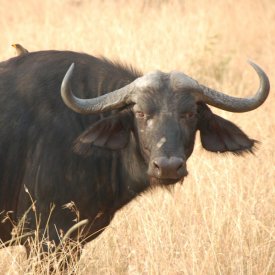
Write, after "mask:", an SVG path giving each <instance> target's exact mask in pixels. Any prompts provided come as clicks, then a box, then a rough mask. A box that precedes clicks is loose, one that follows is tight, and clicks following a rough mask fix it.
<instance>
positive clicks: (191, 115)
mask: <svg viewBox="0 0 275 275" xmlns="http://www.w3.org/2000/svg"><path fill="white" fill-rule="evenodd" d="M195 115H196V114H195V112H184V113H181V114H180V117H181V118H183V119H191V118H194V117H195Z"/></svg>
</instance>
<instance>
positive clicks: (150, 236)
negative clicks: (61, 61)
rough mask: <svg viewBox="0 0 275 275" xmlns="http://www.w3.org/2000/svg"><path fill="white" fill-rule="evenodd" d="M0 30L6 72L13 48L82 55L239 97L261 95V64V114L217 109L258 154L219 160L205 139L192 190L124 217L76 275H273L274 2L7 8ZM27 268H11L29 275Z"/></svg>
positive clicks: (118, 1) (0, 6)
mask: <svg viewBox="0 0 275 275" xmlns="http://www.w3.org/2000/svg"><path fill="white" fill-rule="evenodd" d="M0 26H1V32H0V41H1V43H0V59H1V60H2V61H3V60H6V59H8V58H10V57H13V56H15V55H16V54H15V52H14V48H12V47H11V44H13V43H20V44H22V45H23V46H24V47H25V48H27V49H28V50H29V51H40V50H48V49H55V50H73V51H78V52H86V53H89V54H91V55H96V56H105V57H107V58H110V59H114V60H120V61H122V62H124V63H128V64H131V65H133V66H134V67H137V68H138V69H141V70H143V71H144V72H148V71H150V70H156V69H159V70H162V71H171V70H180V71H183V72H184V73H186V74H188V75H190V76H192V77H193V78H195V79H197V80H199V81H200V82H201V83H203V84H205V85H208V86H210V87H213V88H215V89H218V90H222V91H225V92H227V93H228V94H230V95H235V96H241V97H243V96H250V95H252V94H253V93H255V92H256V90H257V88H258V85H259V83H258V78H257V75H256V74H255V72H254V70H253V69H252V68H251V67H250V65H249V64H248V63H247V60H253V61H254V62H256V63H258V64H259V65H260V66H261V67H262V68H263V69H264V70H265V71H266V73H267V74H268V75H269V77H270V81H271V93H270V96H269V98H268V100H267V101H266V102H265V103H264V105H263V106H261V107H260V108H259V109H257V110H255V111H252V112H249V113H244V114H232V113H228V112H225V111H220V110H214V108H213V110H214V111H215V112H216V113H218V114H219V115H222V116H223V117H224V118H227V119H230V120H231V121H233V122H235V123H237V124H238V125H239V126H240V127H241V128H242V129H243V130H244V131H245V132H246V133H247V134H248V135H249V136H250V137H251V138H254V139H257V140H259V141H260V142H261V143H260V144H259V146H258V150H257V151H256V153H255V155H252V154H249V155H246V156H245V157H236V156H231V155H214V154H211V153H208V152H205V151H203V149H202V148H201V145H200V141H199V138H198V139H197V143H196V147H195V152H194V154H193V155H192V157H191V158H190V160H189V161H188V167H189V172H190V175H189V177H188V179H187V180H186V181H185V182H184V184H183V185H178V186H176V187H175V189H174V191H173V192H171V193H168V192H167V191H165V190H154V192H149V193H146V194H144V195H142V196H141V197H139V198H138V199H137V200H136V201H134V202H132V203H130V204H129V205H128V206H126V207H125V208H123V209H122V210H121V211H120V212H119V213H118V214H117V216H116V217H115V219H114V220H113V222H112V223H111V225H110V227H109V228H108V229H107V230H106V231H105V232H104V233H103V234H102V235H101V236H100V237H98V238H97V239H96V240H95V241H94V242H92V243H91V244H89V245H87V246H86V248H85V253H84V255H83V257H82V259H81V261H80V263H79V264H76V267H75V268H76V270H77V272H78V274H275V153H274V148H275V138H274V137H275V111H274V108H275V92H274V91H273V88H272V87H273V83H274V81H275V74H274V64H275V1H274V0H254V1H251V0H238V1H236V0H233V1H232V0H220V1H214V0H208V1H205V0H171V1H168V0H167V1H165V0H148V1H145V0H143V1H134V0H132V1H130V0H128V1H126V0H113V1H112V0H109V1H108V0H105V1H103V0H102V1H100V0H90V1H89V0H83V1H81V0H60V1H54V0H44V1H35V0H25V1H24V0H22V1H12V0H11V1H6V0H0ZM26 73H27V72H26ZM7 92H8V91H7ZM27 264H31V263H30V262H29V263H27ZM0 265H1V264H0ZM22 266H23V264H22V265H19V264H16V265H15V266H12V265H9V266H6V265H5V266H3V264H2V268H8V269H7V270H11V268H14V270H15V269H16V270H17V271H14V272H19V273H20V272H22V274H24V268H23V267H22ZM0 268H1V267H0ZM6 272H8V271H6ZM9 272H12V271H9Z"/></svg>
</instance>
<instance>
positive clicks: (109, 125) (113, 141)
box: [73, 111, 132, 156]
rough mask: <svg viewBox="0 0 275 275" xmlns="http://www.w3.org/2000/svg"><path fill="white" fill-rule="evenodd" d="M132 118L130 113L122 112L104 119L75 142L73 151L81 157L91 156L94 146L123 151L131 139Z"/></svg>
mask: <svg viewBox="0 0 275 275" xmlns="http://www.w3.org/2000/svg"><path fill="white" fill-rule="evenodd" d="M131 125H132V117H131V114H130V112H128V111H122V112H119V113H117V114H114V115H112V116H109V117H106V118H103V119H101V120H99V121H97V122H96V123H94V124H93V125H92V126H90V127H89V128H88V129H87V130H86V131H84V132H83V133H82V134H81V135H80V136H79V137H78V138H77V139H76V140H75V142H74V147H73V150H74V152H75V153H77V154H79V155H86V156H88V155H90V154H92V151H93V146H97V147H102V148H106V149H110V150H120V149H123V148H124V147H125V146H126V145H127V143H128V141H129V138H130V132H131Z"/></svg>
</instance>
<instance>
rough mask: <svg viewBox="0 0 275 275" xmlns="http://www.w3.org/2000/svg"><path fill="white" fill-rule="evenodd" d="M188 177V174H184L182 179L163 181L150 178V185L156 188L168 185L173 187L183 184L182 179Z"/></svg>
mask: <svg viewBox="0 0 275 275" xmlns="http://www.w3.org/2000/svg"><path fill="white" fill-rule="evenodd" d="M187 175H188V173H186V174H185V175H184V176H183V177H181V178H177V179H169V178H167V179H164V178H157V177H154V176H151V177H150V183H151V184H152V185H158V186H169V185H174V184H176V183H183V181H184V178H185V177H186V176H187Z"/></svg>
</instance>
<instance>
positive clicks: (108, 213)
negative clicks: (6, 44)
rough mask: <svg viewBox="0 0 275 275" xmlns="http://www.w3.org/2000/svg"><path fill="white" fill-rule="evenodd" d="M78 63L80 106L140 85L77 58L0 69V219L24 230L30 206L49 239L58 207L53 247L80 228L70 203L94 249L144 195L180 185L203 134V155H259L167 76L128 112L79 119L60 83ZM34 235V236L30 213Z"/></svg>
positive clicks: (50, 56) (4, 226) (129, 75)
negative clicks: (124, 210) (110, 226)
mask: <svg viewBox="0 0 275 275" xmlns="http://www.w3.org/2000/svg"><path fill="white" fill-rule="evenodd" d="M73 61H74V62H75V63H76V64H77V67H76V73H75V75H74V78H73V82H72V85H73V89H74V90H76V91H77V92H78V95H79V96H80V97H82V98H92V97H96V96H98V95H100V94H101V93H102V91H104V93H107V92H110V91H113V90H114V89H118V88H120V87H123V86H125V85H126V84H129V83H131V82H132V81H134V80H135V79H137V78H138V77H139V76H140V75H141V73H139V72H137V71H136V70H134V69H132V68H129V67H126V66H122V65H120V64H116V63H112V62H110V61H108V60H105V59H98V58H95V57H91V56H88V55H85V54H79V53H73V52H57V51H45V52H36V53H29V54H27V55H23V56H19V57H16V58H13V59H11V60H8V61H6V62H3V63H0V84H1V89H0V110H1V115H0V127H1V136H0V167H1V170H0V213H1V212H2V210H4V211H9V210H11V211H13V213H12V214H11V218H12V219H13V220H14V221H15V222H18V220H19V219H20V218H21V217H22V215H23V214H24V213H25V211H26V210H27V209H28V208H29V206H30V205H31V202H32V201H31V200H30V196H31V197H32V200H33V201H35V202H36V211H37V212H38V213H39V215H40V220H41V222H40V228H41V232H43V230H44V228H45V226H46V224H47V222H48V217H49V212H50V211H49V209H50V205H52V204H54V205H55V208H54V210H53V212H52V214H51V218H50V221H49V223H48V225H49V237H50V239H51V240H54V241H55V242H56V243H58V242H59V240H60V238H59V236H58V234H59V232H60V231H63V232H66V231H67V230H68V229H69V228H70V227H71V226H72V225H73V224H74V219H75V215H74V213H72V212H71V211H70V210H69V209H67V208H64V205H65V204H68V203H69V202H71V201H73V202H74V203H75V205H76V207H77V209H78V210H79V213H80V216H79V218H80V220H82V219H88V220H89V223H88V224H87V225H86V226H85V227H84V235H83V238H84V237H85V241H84V240H83V242H87V241H89V240H92V239H94V238H95V237H96V236H98V235H99V234H100V233H101V232H102V231H103V230H104V228H105V227H106V226H107V225H108V224H109V223H110V221H111V219H112V218H113V216H114V214H115V213H116V211H117V210H119V209H120V208H121V207H123V206H124V205H126V204H127V203H129V202H130V201H131V200H132V199H134V198H135V197H136V196H138V195H139V194H141V193H142V192H145V191H146V190H148V189H150V188H151V187H152V186H156V185H160V186H167V185H171V184H175V183H176V182H178V181H182V180H183V179H184V177H185V176H186V175H187V164H186V161H187V159H188V158H189V157H190V155H191V154H192V151H193V147H194V140H195V135H196V132H197V131H199V132H200V136H201V142H202V146H203V148H204V149H206V150H209V151H212V152H232V153H235V154H242V153H244V152H249V151H252V149H253V146H254V143H255V141H254V140H253V139H250V138H249V137H247V136H246V134H244V133H243V132H242V131H241V130H240V129H239V128H238V127H237V126H236V125H234V124H233V123H231V122H229V121H227V120H225V119H223V118H221V117H219V116H217V115H215V114H213V113H212V112H211V110H210V109H209V107H208V106H207V105H206V104H205V103H203V102H196V101H195V99H194V97H193V96H192V95H191V94H190V93H189V92H188V90H186V91H181V90H180V89H179V88H178V86H177V85H175V83H174V82H173V79H171V78H170V77H169V75H168V74H165V73H161V72H155V73H154V76H155V79H158V80H161V81H155V80H154V77H153V78H150V79H153V80H152V81H149V82H148V83H146V85H144V83H142V85H141V86H140V87H138V88H137V95H138V97H137V100H136V102H135V103H133V104H131V105H129V106H124V107H123V108H121V109H119V110H116V111H114V112H111V113H105V114H103V115H88V116H83V115H80V114H76V113H75V112H73V111H71V110H70V109H68V108H67V106H65V104H64V103H63V102H62V100H61V97H60V84H61V81H62V78H63V76H64V74H65V72H66V70H67V68H68V66H69V65H70V64H71V63H72V62H73ZM26 68H27V70H26ZM26 71H27V72H26ZM24 186H26V187H27V189H28V192H29V193H28V194H27V193H26V192H25V189H24ZM0 218H3V214H2V216H1V215H0ZM28 228H30V229H32V230H34V229H35V228H36V217H35V213H33V212H32V211H30V213H29V215H28ZM10 232H11V225H10V223H9V222H8V221H6V222H5V223H1V224H0V238H1V239H2V240H3V241H5V240H8V239H9V238H10ZM72 237H74V235H72Z"/></svg>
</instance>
